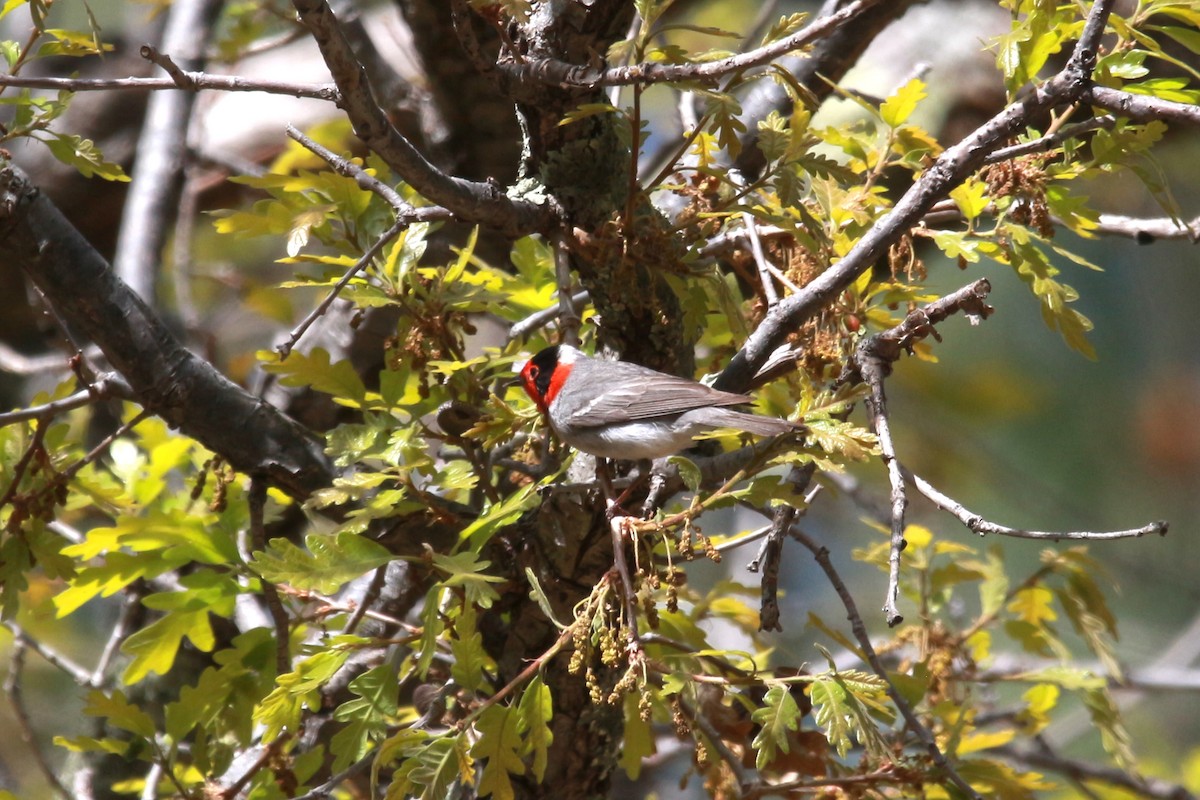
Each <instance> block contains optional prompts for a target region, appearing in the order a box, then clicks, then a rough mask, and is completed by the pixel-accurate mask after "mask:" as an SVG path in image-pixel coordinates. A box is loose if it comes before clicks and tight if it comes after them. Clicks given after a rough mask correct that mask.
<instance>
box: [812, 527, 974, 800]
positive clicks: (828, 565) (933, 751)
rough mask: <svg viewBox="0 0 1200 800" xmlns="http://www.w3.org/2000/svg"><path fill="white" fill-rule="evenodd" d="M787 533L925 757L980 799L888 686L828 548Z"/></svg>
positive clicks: (917, 719) (865, 629) (918, 720)
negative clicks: (820, 576)
mask: <svg viewBox="0 0 1200 800" xmlns="http://www.w3.org/2000/svg"><path fill="white" fill-rule="evenodd" d="M791 534H792V538H794V539H795V540H796V541H798V542H800V544H802V545H804V546H805V547H806V548H808V549H809V550H810V551H811V552H812V554H813V557H814V558H816V560H817V564H818V565H820V567H821V569H822V570H823V571H824V572H825V575H826V577H827V578H828V579H829V582H830V584H831V585H832V586H833V588H834V590H835V591H836V592H837V594H838V597H839V598H841V601H842V605H843V606H845V608H846V616H847V618H848V619H849V620H850V629H851V631H852V632H853V633H854V638H855V639H856V640H858V644H859V646H860V647H861V648H862V651H863V655H864V656H866V659H867V663H869V664H870V665H871V669H872V671H874V673H875V674H876V675H878V676H879V677H880V678H881V679H882V680H883V682H884V683H885V684H886V691H887V695H888V697H889V698H891V700H892V703H893V704H895V706H896V709H897V710H899V712H900V715H901V716H902V717H904V721H905V722H906V723H908V727H909V728H911V729H912V731H913V732H914V733H916V734H917V737H918V738H919V739H920V740H921V743H922V744H923V745H924V746H925V749H926V751H927V752H928V753H929V757H930V758H931V759H933V763H934V764H935V765H937V767H938V768H939V769H941V770H942V771H943V772H944V773H945V774H946V776H947V777H948V778H949V779H950V780H951V781H952V782H953V783H954V785H955V786H957V787H958V788H959V789H961V790H962V791H963V792H964V793H965V794H966V795H967V797H971V798H974V800H982V799H981V798H980V796H979V794H978V793H977V792H976V791H975V790H974V789H973V788H971V784H969V783H967V781H966V780H965V779H964V778H963V776H962V775H960V774H958V771H957V770H956V769H954V767H953V766H952V765H951V764H950V762H949V761H948V760H947V759H946V756H945V754H944V753H943V752H942V751H941V748H939V747H938V745H937V741H936V740H935V739H934V737H933V733H932V732H930V730H929V728H927V727H926V726H925V724H924V723H922V722H921V720H920V719H919V718H918V717H917V715H916V713H915V712H914V711H913V709H912V706H911V705H909V702H908V700H906V699H905V698H904V695H902V694H900V692H899V691H898V690H897V689H896V686H895V684H893V683H892V679H891V677H890V676H889V675H888V671H887V668H886V667H884V665H883V662H882V661H881V660H880V659H879V654H878V653H876V652H875V648H874V646H873V645H872V644H871V637H870V636H869V635H868V634H867V628H866V625H864V624H863V620H862V616H861V615H860V614H859V613H858V607H857V605H856V604H855V602H854V597H853V596H852V595H851V594H850V590H849V589H848V588H846V584H845V582H844V581H842V577H841V575H839V574H838V572H837V570H836V569H835V568H834V566H833V562H832V561H831V560H830V558H829V550H828V548H826V547H823V546H821V545H819V544H817V543H816V542H815V541H813V540H812V539H811V538H809V537H808V535H807V534H805V533H804V532H803V531H801V530H799V529H797V528H792V530H791Z"/></svg>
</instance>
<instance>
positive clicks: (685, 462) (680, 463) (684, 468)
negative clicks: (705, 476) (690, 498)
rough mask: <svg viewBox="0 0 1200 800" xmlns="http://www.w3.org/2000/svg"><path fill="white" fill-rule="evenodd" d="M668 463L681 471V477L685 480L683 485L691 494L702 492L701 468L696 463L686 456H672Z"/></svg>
mask: <svg viewBox="0 0 1200 800" xmlns="http://www.w3.org/2000/svg"><path fill="white" fill-rule="evenodd" d="M667 463H669V464H674V465H675V466H676V467H677V468H678V469H679V477H680V478H681V479H683V484H684V486H687V488H688V491H689V492H698V491H700V478H701V475H700V468H699V467H697V466H696V463H695V462H694V461H692V460H691V459H689V458H686V457H684V456H670V457H669V458H668V459H667Z"/></svg>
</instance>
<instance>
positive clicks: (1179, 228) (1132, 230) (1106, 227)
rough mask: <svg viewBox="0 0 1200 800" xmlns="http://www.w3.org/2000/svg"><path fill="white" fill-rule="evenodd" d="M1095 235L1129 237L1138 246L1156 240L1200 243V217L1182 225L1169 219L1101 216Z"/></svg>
mask: <svg viewBox="0 0 1200 800" xmlns="http://www.w3.org/2000/svg"><path fill="white" fill-rule="evenodd" d="M1092 232H1093V233H1101V234H1108V235H1110V236H1127V237H1129V238H1130V239H1133V240H1134V241H1135V242H1137V243H1138V244H1149V243H1150V242H1152V241H1155V240H1156V239H1187V240H1188V241H1191V242H1200V217H1196V218H1195V219H1193V220H1192V221H1191V222H1188V223H1186V224H1185V223H1181V222H1179V221H1178V220H1174V219H1170V218H1167V217H1155V218H1152V219H1145V218H1138V217H1125V216H1121V215H1119V214H1101V215H1100V219H1099V220H1098V221H1097V225H1096V227H1095V228H1093V229H1092Z"/></svg>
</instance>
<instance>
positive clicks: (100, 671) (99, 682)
mask: <svg viewBox="0 0 1200 800" xmlns="http://www.w3.org/2000/svg"><path fill="white" fill-rule="evenodd" d="M134 585H136V583H135V584H134ZM141 604H142V599H141V597H140V596H139V593H138V591H137V590H135V589H134V588H132V587H130V588H127V589H126V590H125V602H123V603H122V604H121V613H120V615H119V616H118V617H117V621H116V623H115V624H114V625H113V628H112V631H111V632H110V633H109V634H108V641H106V642H105V643H104V650H103V651H101V653H100V658H98V659H96V666H95V667H94V668H93V669H92V676H91V678H90V679H89V680H88V684H89V685H90V686H92V687H94V688H97V689H98V688H100V687H101V686H103V685H104V682H105V680H106V679H107V676H108V668H109V667H110V666H111V665H112V662H113V659H114V658H116V656H117V651H118V650H119V649H120V647H121V643H122V642H124V641H125V637H126V636H127V635H128V634H129V631H130V629H131V628H132V627H133V621H134V617H135V616H137V613H138V610H139V609H140V608H141Z"/></svg>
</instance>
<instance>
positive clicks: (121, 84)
mask: <svg viewBox="0 0 1200 800" xmlns="http://www.w3.org/2000/svg"><path fill="white" fill-rule="evenodd" d="M182 74H183V77H184V78H185V79H186V81H185V84H184V85H180V83H179V81H178V80H176V79H175V78H170V77H168V78H134V77H130V78H57V77H50V76H46V75H31V76H24V75H19V76H18V75H0V87H5V86H15V87H17V88H21V89H48V90H50V91H57V92H110V91H140V92H161V91H165V90H168V89H184V90H187V91H193V92H200V91H204V90H205V89H215V90H218V91H222V92H263V93H265V94H285V95H290V96H291V97H303V98H308V99H310V100H326V101H328V102H331V103H340V102H341V99H342V95H341V92H339V91H338V89H337V86H336V84H332V83H292V82H290V81H270V80H257V79H252V78H242V77H240V76H237V75H211V74H209V73H206V72H189V71H186V70H184V71H183V73H182Z"/></svg>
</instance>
